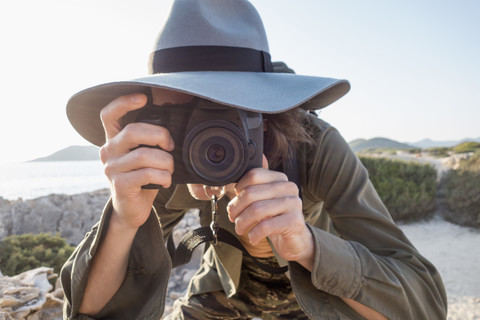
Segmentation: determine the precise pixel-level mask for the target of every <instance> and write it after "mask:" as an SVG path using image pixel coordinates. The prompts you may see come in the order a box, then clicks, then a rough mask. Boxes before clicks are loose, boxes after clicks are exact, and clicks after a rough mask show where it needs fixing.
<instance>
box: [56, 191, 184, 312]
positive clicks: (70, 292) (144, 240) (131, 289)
mask: <svg viewBox="0 0 480 320" xmlns="http://www.w3.org/2000/svg"><path fill="white" fill-rule="evenodd" d="M169 194H170V192H169V190H168V189H165V190H163V191H162V190H161V191H160V192H159V195H158V196H157V199H156V201H155V204H154V208H152V211H151V213H150V216H149V218H148V220H147V221H146V222H145V223H144V224H143V225H142V226H141V227H140V228H139V230H138V232H137V234H136V236H135V239H134V242H133V245H132V249H131V252H130V256H129V261H128V267H127V274H126V276H125V279H124V281H123V283H122V285H121V287H120V288H119V290H118V291H117V293H116V294H115V295H114V296H113V298H112V299H111V300H110V301H109V302H108V303H107V305H106V306H105V307H104V308H103V309H102V310H101V311H100V312H99V313H98V314H97V315H95V317H87V316H85V315H82V314H79V313H78V309H79V307H80V304H81V302H82V298H83V294H84V290H85V285H86V282H87V277H88V272H89V269H90V266H91V262H92V259H93V257H94V256H95V253H96V252H97V248H98V246H99V245H100V243H101V241H102V238H103V234H104V233H105V231H106V230H107V227H108V222H109V220H110V216H111V213H112V206H111V201H109V203H108V204H107V206H106V207H105V209H104V212H103V214H102V217H101V220H100V221H99V223H97V224H96V225H95V226H94V227H93V228H92V230H91V231H90V232H89V233H87V234H86V236H85V238H84V240H83V241H82V242H81V243H80V244H79V245H78V246H77V248H76V250H75V251H74V253H73V254H72V256H71V257H70V258H69V260H68V261H67V262H66V263H65V265H64V266H63V268H62V271H61V281H62V285H63V291H64V294H65V300H64V319H75V320H83V319H130V320H131V319H155V320H157V319H160V317H161V315H162V314H163V310H164V301H165V297H166V290H167V285H168V280H169V277H170V271H171V260H170V257H169V254H168V251H167V249H166V246H165V238H166V236H165V234H171V232H172V229H173V227H174V225H175V223H174V221H179V220H180V219H181V217H183V215H184V213H185V212H184V211H180V210H178V211H176V210H167V209H165V206H164V205H163V203H166V202H167V200H168V195H169ZM162 215H165V216H168V217H169V218H168V219H167V220H168V222H169V223H168V224H169V225H168V228H166V230H165V232H164V230H163V229H162V225H161V223H160V217H161V216H162Z"/></svg>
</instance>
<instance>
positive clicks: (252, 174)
mask: <svg viewBox="0 0 480 320" xmlns="http://www.w3.org/2000/svg"><path fill="white" fill-rule="evenodd" d="M276 181H288V177H287V176H286V175H285V174H284V173H283V172H278V171H272V170H268V169H266V168H254V169H251V170H249V171H248V172H247V173H246V174H245V175H244V176H243V177H242V178H241V179H240V180H239V181H238V182H237V184H236V186H235V192H236V193H237V194H239V193H240V192H242V190H244V189H245V188H246V187H248V186H251V185H257V184H266V183H270V182H276Z"/></svg>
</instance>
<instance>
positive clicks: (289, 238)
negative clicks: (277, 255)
mask: <svg viewBox="0 0 480 320" xmlns="http://www.w3.org/2000/svg"><path fill="white" fill-rule="evenodd" d="M305 228H306V225H305V221H304V220H303V219H297V216H296V213H295V212H293V211H290V212H287V213H285V214H282V215H278V216H275V217H272V218H271V219H268V220H263V221H261V222H259V223H258V224H257V225H255V226H254V227H253V228H252V229H251V230H250V232H249V233H248V238H249V240H250V243H252V244H253V245H255V244H257V243H258V242H260V241H261V240H262V239H265V238H266V237H270V238H272V237H273V236H276V235H280V236H281V237H282V238H283V239H282V241H283V243H285V244H286V243H288V242H290V246H291V247H295V244H296V245H297V247H300V248H301V247H302V243H295V242H297V241H295V237H297V236H298V235H301V234H302V233H303V232H305ZM303 246H305V244H303ZM284 258H286V257H285V256H284ZM293 258H294V257H288V259H287V260H292V259H293Z"/></svg>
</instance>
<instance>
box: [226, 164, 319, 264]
mask: <svg viewBox="0 0 480 320" xmlns="http://www.w3.org/2000/svg"><path fill="white" fill-rule="evenodd" d="M235 192H236V197H234V198H233V199H232V201H230V203H229V204H228V206H227V211H228V216H229V219H230V221H232V222H234V223H235V231H236V232H237V234H239V235H244V234H248V237H249V239H250V242H251V243H252V245H256V244H258V243H259V242H260V241H261V240H262V239H264V238H266V237H269V238H270V240H271V242H272V244H273V246H274V247H275V250H276V251H277V252H278V254H279V255H280V256H281V257H282V258H284V259H285V260H288V261H296V262H298V263H300V264H301V265H303V266H304V267H305V268H307V269H308V270H310V271H311V270H312V267H313V256H314V250H315V248H314V243H313V236H312V233H311V232H310V230H309V229H308V227H307V225H306V223H305V219H304V217H303V212H302V200H301V199H300V197H299V195H298V193H299V190H298V188H297V186H296V184H295V183H293V182H290V181H288V178H287V176H286V175H285V174H284V173H282V172H277V171H271V170H269V169H268V162H267V159H266V158H265V156H264V157H263V168H255V169H252V170H250V171H248V172H247V173H246V174H245V175H244V176H243V177H242V178H241V179H240V181H238V183H237V185H236V187H235Z"/></svg>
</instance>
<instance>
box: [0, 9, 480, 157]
mask: <svg viewBox="0 0 480 320" xmlns="http://www.w3.org/2000/svg"><path fill="white" fill-rule="evenodd" d="M171 2H172V1H171V0H156V1H154V0H135V1H126V0H43V1H34V0H23V1H2V2H1V4H0V41H1V42H2V44H1V48H2V49H1V50H0V72H1V77H0V88H1V99H2V102H1V106H0V108H1V110H2V113H1V117H0V119H1V122H0V143H1V145H2V151H1V152H0V163H2V162H15V161H26V160H31V159H34V158H37V157H42V156H46V155H49V154H51V153H53V152H55V151H57V150H60V149H62V148H65V147H67V146H70V145H88V144H89V143H88V142H87V141H86V140H84V139H83V138H82V137H81V136H80V135H79V134H78V133H76V131H75V130H74V129H73V128H72V127H71V125H70V123H69V122H68V119H67V117H66V114H65V106H66V103H67V101H68V99H69V98H70V96H72V95H73V94H75V93H76V92H78V91H80V90H82V89H84V88H87V87H89V86H93V85H97V84H100V83H104V82H108V81H115V80H129V79H133V78H136V77H141V76H144V75H146V74H147V61H148V55H149V54H150V52H151V50H152V48H153V43H154V40H155V37H156V34H157V33H158V31H159V30H160V29H161V27H162V25H163V22H164V21H165V18H166V17H167V14H168V11H169V7H170V5H171ZM252 3H253V4H254V5H255V6H256V8H257V10H258V11H259V13H260V15H261V17H262V19H263V23H264V25H265V29H266V32H267V36H268V38H269V45H270V53H271V55H272V59H273V60H274V61H278V60H281V61H285V62H286V63H287V64H288V65H289V66H290V67H291V68H293V69H294V70H295V71H296V73H297V74H305V75H313V76H321V77H330V78H339V79H347V80H349V81H350V83H351V86H352V88H351V91H350V92H349V93H348V94H347V95H346V96H345V97H343V98H342V99H341V100H339V101H337V102H335V103H334V104H332V105H330V106H328V107H327V108H325V109H324V110H322V112H321V113H320V117H322V118H323V119H324V120H326V121H327V122H329V123H330V124H332V125H333V126H335V127H336V128H337V129H338V130H339V131H340V133H341V134H342V135H343V137H344V138H345V139H346V140H347V141H351V140H354V139H358V138H365V139H370V138H374V137H385V138H390V139H394V140H397V141H401V142H416V141H419V140H422V139H425V138H430V139H433V140H459V139H463V138H478V137H480V85H479V84H480V82H479V80H478V77H479V76H480V58H479V57H480V40H479V39H480V38H479V33H480V19H478V16H479V15H480V1H476V0H459V1H450V0H423V1H416V0H404V1H394V0H365V1H354V0H349V1H347V0H335V1H323V0H310V1H307V0H304V1H293V0H252Z"/></svg>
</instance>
